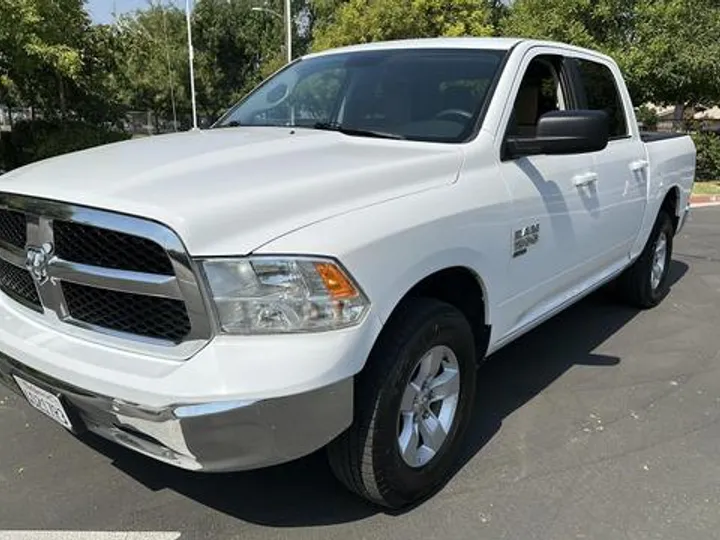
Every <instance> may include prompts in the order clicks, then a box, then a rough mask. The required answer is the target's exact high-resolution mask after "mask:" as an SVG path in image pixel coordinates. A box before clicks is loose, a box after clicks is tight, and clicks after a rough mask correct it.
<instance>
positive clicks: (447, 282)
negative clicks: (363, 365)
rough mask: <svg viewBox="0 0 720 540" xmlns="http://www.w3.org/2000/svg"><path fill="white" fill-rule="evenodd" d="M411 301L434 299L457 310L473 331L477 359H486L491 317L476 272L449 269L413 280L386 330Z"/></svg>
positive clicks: (484, 288)
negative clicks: (409, 300)
mask: <svg viewBox="0 0 720 540" xmlns="http://www.w3.org/2000/svg"><path fill="white" fill-rule="evenodd" d="M411 298H433V299H436V300H440V301H442V302H446V303H448V304H450V305H452V306H454V307H455V308H457V309H458V310H459V311H460V312H461V313H462V314H463V315H464V316H465V318H466V319H468V322H469V323H470V326H471V327H472V330H473V335H474V337H475V345H476V350H477V352H478V358H479V359H480V358H482V357H483V356H484V355H485V352H486V351H487V347H488V345H489V340H490V328H491V327H490V321H491V314H490V307H489V302H488V289H487V284H486V282H485V281H484V280H483V278H482V277H481V276H480V275H479V274H478V273H477V272H476V271H475V270H473V269H472V268H470V267H469V266H465V265H449V266H445V267H443V268H437V269H434V270H433V271H432V272H430V273H427V274H425V275H423V276H422V277H420V278H419V279H416V280H414V281H413V282H412V283H410V284H408V286H407V287H405V289H404V290H403V291H402V293H401V294H400V295H398V297H397V299H396V301H395V302H394V304H393V306H392V309H391V310H389V314H388V316H387V319H386V321H385V325H384V326H388V322H390V320H391V319H392V318H393V317H394V316H395V315H396V314H397V313H398V312H399V311H401V308H402V306H403V304H404V302H406V301H407V300H408V299H411Z"/></svg>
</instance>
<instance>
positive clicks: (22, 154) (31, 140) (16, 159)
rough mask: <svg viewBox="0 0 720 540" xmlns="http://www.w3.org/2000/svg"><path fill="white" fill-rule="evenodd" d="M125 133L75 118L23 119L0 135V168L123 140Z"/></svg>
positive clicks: (125, 136)
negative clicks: (51, 119) (73, 119)
mask: <svg viewBox="0 0 720 540" xmlns="http://www.w3.org/2000/svg"><path fill="white" fill-rule="evenodd" d="M128 138H129V135H128V134H126V133H123V132H120V131H116V130H112V129H109V128H107V127H103V126H97V125H93V124H87V123H85V122H77V121H67V120H65V121H47V120H35V121H23V122H18V123H17V124H15V126H14V128H13V130H12V131H9V132H3V133H2V137H0V168H4V169H13V168H16V167H20V166H22V165H26V164H28V163H32V162H34V161H38V160H41V159H46V158H50V157H54V156H58V155H61V154H65V153H68V152H75V151H77V150H84V149H86V148H91V147H93V146H98V145H101V144H108V143H112V142H118V141H122V140H126V139H128Z"/></svg>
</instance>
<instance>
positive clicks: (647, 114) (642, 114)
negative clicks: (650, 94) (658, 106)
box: [635, 105, 660, 131]
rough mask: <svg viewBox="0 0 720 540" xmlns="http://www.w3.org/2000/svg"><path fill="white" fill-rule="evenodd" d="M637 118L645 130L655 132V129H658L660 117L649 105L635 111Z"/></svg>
mask: <svg viewBox="0 0 720 540" xmlns="http://www.w3.org/2000/svg"><path fill="white" fill-rule="evenodd" d="M635 116H636V117H637V120H638V122H640V123H642V125H643V129H646V130H648V131H655V129H657V125H658V122H659V121H660V117H659V116H658V114H657V113H656V112H655V111H654V110H653V109H651V108H650V107H648V106H647V105H641V106H640V107H638V108H637V110H636V111H635Z"/></svg>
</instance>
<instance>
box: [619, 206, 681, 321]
mask: <svg viewBox="0 0 720 540" xmlns="http://www.w3.org/2000/svg"><path fill="white" fill-rule="evenodd" d="M674 236H675V229H674V227H673V221H672V218H671V217H670V215H669V214H668V213H667V212H666V211H665V210H661V211H660V214H659V215H658V218H657V221H656V222H655V226H654V227H653V230H652V232H651V233H650V238H649V239H648V242H647V244H646V245H645V249H643V252H642V253H641V254H640V257H638V258H637V260H636V261H635V262H634V263H633V264H632V266H630V268H628V269H627V270H625V272H624V273H623V274H622V275H621V276H620V277H619V278H618V285H619V290H620V293H621V295H622V298H623V300H624V301H625V302H627V303H629V304H630V305H632V306H633V307H637V308H640V309H649V308H652V307H655V306H657V305H658V304H659V303H660V302H661V301H662V300H663V299H664V298H665V297H666V296H667V294H668V292H670V283H669V273H670V262H671V261H672V248H673V237H674Z"/></svg>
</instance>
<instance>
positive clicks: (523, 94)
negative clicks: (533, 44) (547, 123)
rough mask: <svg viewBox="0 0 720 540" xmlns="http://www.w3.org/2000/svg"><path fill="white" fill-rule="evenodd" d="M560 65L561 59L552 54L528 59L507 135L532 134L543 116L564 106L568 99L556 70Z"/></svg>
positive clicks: (526, 135)
mask: <svg viewBox="0 0 720 540" xmlns="http://www.w3.org/2000/svg"><path fill="white" fill-rule="evenodd" d="M561 66H562V59H561V58H559V57H554V56H547V57H546V56H540V57H537V58H535V59H533V60H532V61H531V62H530V64H529V65H528V67H527V70H526V71H525V75H523V79H522V82H521V83H520V89H519V90H518V94H517V97H516V98H515V104H514V105H513V113H512V117H511V118H510V124H509V125H508V135H513V136H517V137H534V136H535V133H536V131H537V129H536V128H537V124H538V121H539V120H540V117H541V116H542V115H544V114H546V113H548V112H553V111H561V110H565V109H566V104H567V103H568V99H567V95H566V93H565V92H564V90H563V84H562V82H561V78H560V73H559V71H558V67H561Z"/></svg>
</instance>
